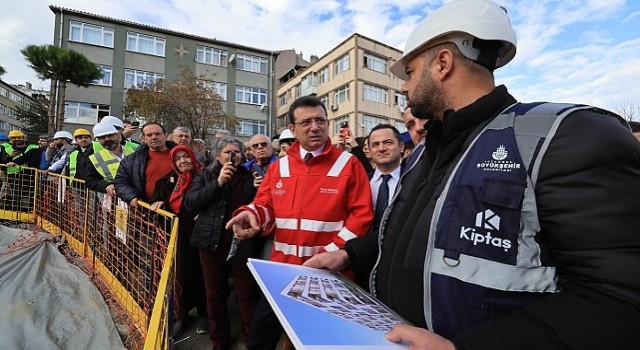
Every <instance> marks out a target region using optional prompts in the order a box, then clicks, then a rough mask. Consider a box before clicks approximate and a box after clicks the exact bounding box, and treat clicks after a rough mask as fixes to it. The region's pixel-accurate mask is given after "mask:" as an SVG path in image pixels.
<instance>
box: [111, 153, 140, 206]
mask: <svg viewBox="0 0 640 350" xmlns="http://www.w3.org/2000/svg"><path fill="white" fill-rule="evenodd" d="M140 152H141V150H140V149H138V150H136V152H134V153H132V154H130V155H128V156H126V157H124V158H122V161H121V162H120V166H119V167H118V173H117V174H116V179H115V181H114V184H115V185H116V193H117V195H118V197H119V198H120V199H122V200H123V201H125V203H127V204H130V203H131V200H133V199H134V198H138V199H140V200H144V192H143V191H144V184H141V183H140V182H141V181H142V179H140V177H139V176H138V175H137V174H136V173H137V172H144V168H143V169H137V168H139V167H142V163H141V162H140V161H139V158H138V157H144V156H145V155H144V154H141V153H140ZM136 183H138V185H140V186H141V189H139V188H138V187H136Z"/></svg>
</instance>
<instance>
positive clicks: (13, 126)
mask: <svg viewBox="0 0 640 350" xmlns="http://www.w3.org/2000/svg"><path fill="white" fill-rule="evenodd" d="M36 97H37V96H36ZM35 102H36V100H35V98H34V96H32V95H31V94H29V93H27V92H23V91H22V90H21V89H19V88H18V87H16V86H13V85H10V84H8V83H6V82H4V81H2V80H0V132H1V133H3V134H5V135H6V134H7V133H8V132H9V131H11V130H24V123H22V122H21V121H19V120H18V119H17V118H18V115H17V113H18V108H23V109H28V108H29V105H30V104H32V103H35Z"/></svg>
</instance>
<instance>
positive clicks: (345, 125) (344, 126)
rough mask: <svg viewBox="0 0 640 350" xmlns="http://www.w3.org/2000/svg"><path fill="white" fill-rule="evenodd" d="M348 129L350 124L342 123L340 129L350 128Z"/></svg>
mask: <svg viewBox="0 0 640 350" xmlns="http://www.w3.org/2000/svg"><path fill="white" fill-rule="evenodd" d="M348 127H349V122H347V121H344V122H342V123H340V128H342V129H346V128H348Z"/></svg>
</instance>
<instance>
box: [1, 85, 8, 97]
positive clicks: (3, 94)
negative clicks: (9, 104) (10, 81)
mask: <svg viewBox="0 0 640 350" xmlns="http://www.w3.org/2000/svg"><path fill="white" fill-rule="evenodd" d="M0 96H4V97H9V90H7V89H5V88H4V87H2V86H0Z"/></svg>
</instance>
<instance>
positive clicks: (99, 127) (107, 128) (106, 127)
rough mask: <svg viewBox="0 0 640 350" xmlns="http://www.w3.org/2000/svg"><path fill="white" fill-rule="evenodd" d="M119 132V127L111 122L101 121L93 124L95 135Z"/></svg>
mask: <svg viewBox="0 0 640 350" xmlns="http://www.w3.org/2000/svg"><path fill="white" fill-rule="evenodd" d="M117 132H118V129H116V127H115V126H113V125H111V124H109V123H103V122H100V123H98V124H96V125H94V126H93V136H95V137H100V136H106V135H111V134H116V133H117Z"/></svg>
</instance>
